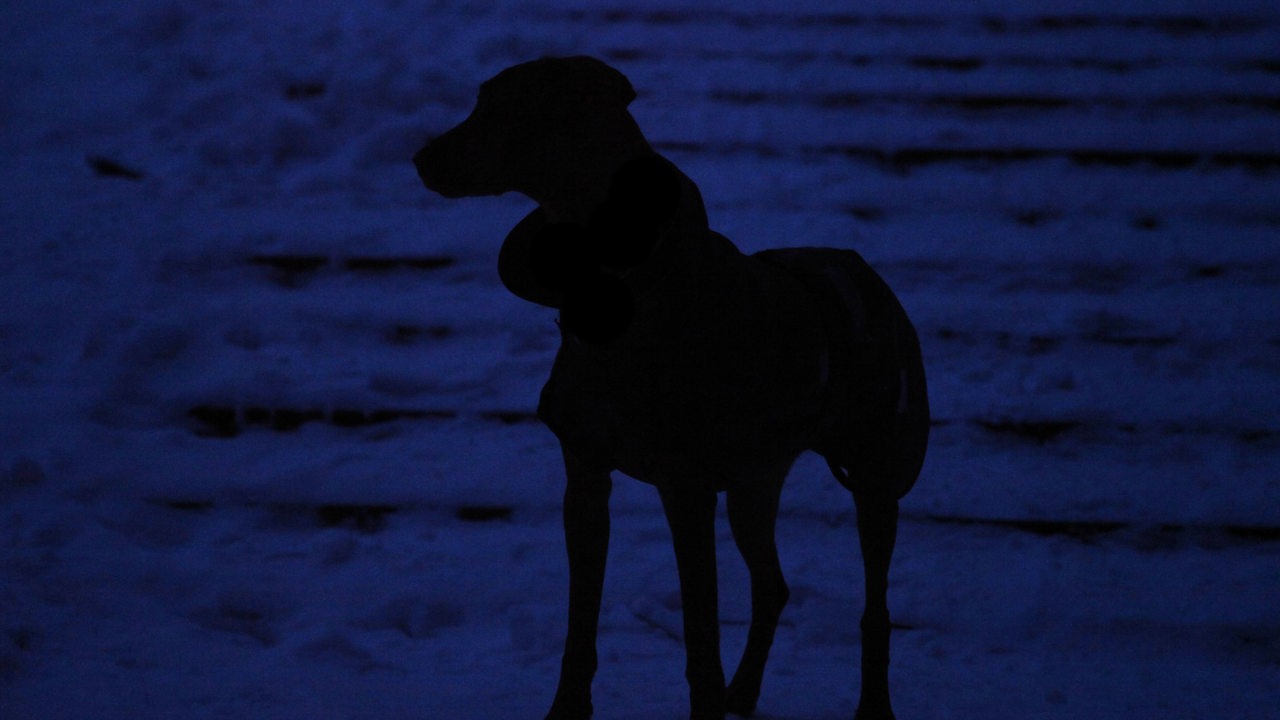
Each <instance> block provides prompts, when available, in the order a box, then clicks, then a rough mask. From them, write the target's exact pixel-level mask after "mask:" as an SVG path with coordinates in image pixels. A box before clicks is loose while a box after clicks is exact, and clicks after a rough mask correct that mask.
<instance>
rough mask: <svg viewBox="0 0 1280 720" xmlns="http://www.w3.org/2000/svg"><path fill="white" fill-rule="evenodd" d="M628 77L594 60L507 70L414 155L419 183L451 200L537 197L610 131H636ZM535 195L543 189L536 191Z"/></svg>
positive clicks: (546, 62) (539, 63) (559, 60)
mask: <svg viewBox="0 0 1280 720" xmlns="http://www.w3.org/2000/svg"><path fill="white" fill-rule="evenodd" d="M635 96H636V93H635V90H634V89H632V87H631V83H630V82H629V81H628V80H627V78H626V76H624V75H623V74H622V73H620V72H618V71H617V70H615V69H613V68H612V67H609V66H608V65H606V64H605V63H603V62H601V61H600V60H596V59H595V58H590V57H584V56H579V57H567V58H543V59H541V60H534V61H532V62H527V63H522V64H520V65H515V66H513V67H510V68H507V69H506V70H503V71H502V72H500V73H498V74H497V75H495V76H494V77H492V78H490V79H489V80H487V81H485V82H484V84H482V85H481V86H480V94H479V97H478V99H477V101H476V106H475V109H474V110H472V111H471V114H470V115H469V116H468V117H467V118H466V119H465V120H463V121H462V123H461V124H459V125H458V126H457V127H455V128H453V129H452V130H449V131H448V132H446V133H444V134H443V135H440V136H439V137H437V138H435V139H434V140H432V141H430V142H428V143H427V144H426V145H425V146H424V147H423V148H422V149H421V150H419V151H418V152H417V154H415V155H414V156H413V164H414V165H415V166H416V167H417V169H418V176H419V177H421V178H422V183H423V184H424V185H426V186H427V188H428V189H429V190H433V191H435V192H437V193H440V194H441V195H444V196H445V197H450V198H454V197H471V196H477V195H499V194H502V193H504V192H508V191H512V190H515V191H521V192H524V193H525V194H530V189H531V188H530V186H531V185H536V184H537V183H538V182H539V181H540V180H539V179H540V178H543V177H545V176H546V174H547V173H548V171H549V169H554V168H557V167H564V166H565V165H566V164H569V163H573V162H575V150H576V149H577V148H579V147H581V146H580V145H579V143H580V142H581V141H582V140H583V139H585V138H588V137H592V138H595V137H598V136H599V135H600V133H601V132H602V131H603V132H607V131H608V129H609V127H610V125H611V124H617V123H621V122H623V118H625V122H627V123H630V126H631V127H634V121H631V120H630V115H629V114H628V113H627V110H626V108H627V105H628V104H629V103H630V102H631V101H632V100H634V99H635ZM533 189H534V190H536V187H535V188H533Z"/></svg>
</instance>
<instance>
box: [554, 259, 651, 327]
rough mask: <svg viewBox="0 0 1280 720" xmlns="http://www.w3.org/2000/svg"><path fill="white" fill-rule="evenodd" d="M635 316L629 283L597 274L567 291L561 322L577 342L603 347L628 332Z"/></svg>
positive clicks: (587, 276) (578, 281)
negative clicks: (576, 338) (602, 345)
mask: <svg viewBox="0 0 1280 720" xmlns="http://www.w3.org/2000/svg"><path fill="white" fill-rule="evenodd" d="M634 312H635V308H634V305H633V300H632V298H631V290H630V289H628V288H627V285H626V283H624V282H623V281H622V279H621V278H618V277H614V276H612V275H606V274H605V273H603V272H599V271H597V272H594V273H588V274H586V275H584V276H581V277H578V278H576V279H575V280H574V281H573V282H572V283H571V284H570V286H569V288H568V289H566V290H565V293H564V303H563V304H562V305H561V307H560V322H561V323H562V324H563V325H564V327H565V328H566V329H568V330H569V331H570V332H572V333H573V334H574V335H576V336H577V337H578V339H580V340H582V341H584V342H589V343H595V344H604V343H607V342H610V341H612V340H615V339H617V337H618V336H620V335H622V333H624V332H626V330H627V328H628V327H630V326H631V317H632V314H633V313H634Z"/></svg>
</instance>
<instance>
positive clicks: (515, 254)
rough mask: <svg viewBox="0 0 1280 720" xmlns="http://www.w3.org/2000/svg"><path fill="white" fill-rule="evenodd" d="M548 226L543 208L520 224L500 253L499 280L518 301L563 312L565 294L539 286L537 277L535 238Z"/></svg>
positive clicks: (536, 210)
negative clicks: (534, 271)
mask: <svg viewBox="0 0 1280 720" xmlns="http://www.w3.org/2000/svg"><path fill="white" fill-rule="evenodd" d="M547 223H548V220H547V214H546V212H544V211H543V210H542V208H536V209H534V211H533V212H531V213H529V214H528V215H525V216H524V219H523V220H521V221H520V222H519V223H516V226H515V227H514V228H512V229H511V232H509V233H507V238H506V240H503V241H502V249H501V250H500V251H499V252H498V277H500V278H501V279H502V284H503V285H506V286H507V289H508V290H510V291H511V292H512V293H513V294H514V295H515V296H516V297H519V298H521V299H524V300H528V301H529V302H531V303H537V304H538V305H543V306H546V307H549V308H555V309H557V310H559V309H560V306H561V304H563V302H564V296H563V293H561V292H560V291H559V290H556V289H553V288H549V287H546V286H545V285H543V284H542V283H539V282H538V281H537V279H536V278H535V277H534V275H533V254H532V248H533V238H534V236H535V235H537V233H538V231H539V230H541V229H542V228H543V227H545V226H546V225H547Z"/></svg>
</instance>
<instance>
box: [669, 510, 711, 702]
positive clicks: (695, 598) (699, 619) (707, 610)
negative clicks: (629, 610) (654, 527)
mask: <svg viewBox="0 0 1280 720" xmlns="http://www.w3.org/2000/svg"><path fill="white" fill-rule="evenodd" d="M660 494H661V496H662V507H663V510H664V511H665V512H666V516H667V522H668V523H669V524H670V525H671V539H672V541H673V542H674V544H675V550H676V566H677V568H678V570H679V574H680V600H681V602H682V603H683V605H684V646H685V661H686V665H685V677H686V678H687V679H688V680H689V708H690V712H689V717H690V718H692V720H723V718H724V713H725V688H724V669H723V668H722V666H721V664H720V610H719V601H718V598H717V594H716V534H715V519H716V494H715V492H714V491H711V490H704V489H686V488H672V487H665V488H661V489H660Z"/></svg>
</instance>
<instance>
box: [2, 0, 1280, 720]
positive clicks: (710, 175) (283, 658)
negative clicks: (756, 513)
mask: <svg viewBox="0 0 1280 720" xmlns="http://www.w3.org/2000/svg"><path fill="white" fill-rule="evenodd" d="M0 27H3V28H4V33H3V35H4V42H3V43H0V143H2V145H0V153H2V157H3V162H0V190H2V191H3V193H2V200H0V242H2V243H3V245H2V246H0V247H2V248H3V250H2V252H3V262H2V263H0V717H2V718H4V720H25V719H28V718H31V719H37V718H47V719H54V718H75V719H103V718H105V719H112V718H299V719H304V718H305V719H313V718H319V719H323V718H343V719H346V718H379V719H386V718H444V719H456V720H472V719H474V720H491V719H492V718H541V717H542V714H543V713H544V712H545V710H546V707H547V706H548V705H549V703H550V699H551V694H552V692H553V689H554V680H555V677H556V673H557V671H558V666H559V651H560V642H561V636H562V633H563V630H564V606H565V596H566V586H567V582H566V568H565V562H564V559H563V558H564V551H563V546H562V538H561V531H560V529H559V505H560V495H561V492H562V487H563V485H562V480H561V468H560V457H559V452H558V448H557V446H556V443H555V441H554V438H553V437H552V436H551V434H550V433H549V432H548V431H547V430H546V429H545V428H544V427H542V426H541V425H540V424H539V423H538V422H537V420H536V419H535V418H534V416H533V414H532V413H533V409H534V407H535V403H536V399H537V395H538V391H539V388H540V387H541V384H542V382H543V381H544V379H545V377H546V375H547V372H548V369H549V367H550V364H551V361H552V358H553V355H554V352H555V349H556V346H557V342H558V335H557V332H556V328H555V324H554V317H553V315H554V313H553V312H552V311H548V310H546V309H543V308H538V307H535V306H533V305H530V304H527V303H524V302H522V301H520V300H518V299H516V298H515V297H514V296H511V295H509V294H508V293H507V292H506V291H505V290H504V289H503V287H502V286H501V284H500V283H499V281H498V277H497V272H496V267H495V264H496V258H497V251H498V247H499V244H500V242H501V240H502V238H503V237H504V235H505V233H506V232H507V230H508V229H509V228H510V227H511V226H512V225H514V224H515V222H516V221H517V220H519V219H520V218H521V217H522V216H523V215H524V214H525V213H527V212H528V211H529V210H530V209H531V208H532V207H533V206H532V203H531V202H530V201H529V200H528V199H526V198H523V197H518V196H502V197H499V198H488V199H473V200H463V201H448V200H444V199H442V198H440V197H437V196H435V195H433V194H431V193H428V192H427V191H426V190H424V189H423V188H422V186H421V185H420V184H419V182H418V179H417V177H416V176H415V174H414V171H413V168H412V166H411V165H410V164H409V162H408V158H409V156H410V155H411V154H412V153H413V151H414V150H416V149H417V147H418V146H419V145H420V144H421V143H422V142H423V141H424V140H425V139H427V138H429V137H431V136H433V135H435V134H438V133H439V132H441V131H443V130H444V129H446V128H448V127H450V126H451V125H452V124H454V123H456V122H458V121H459V120H460V119H461V118H462V117H464V116H465V115H466V113H467V112H468V110H469V108H470V106H471V104H472V102H473V100H474V96H475V91H476V88H477V86H478V85H479V83H480V82H481V81H483V80H484V79H486V78H488V77H490V76H491V75H493V74H494V73H495V72H497V71H498V70H501V69H502V68H504V67H507V66H509V65H512V64H514V63H517V62H521V61H524V60H529V59H533V58H536V57H540V56H544V55H570V54H590V55H595V56H598V57H601V58H603V59H605V60H607V61H608V62H610V63H611V64H613V65H615V66H617V67H618V68H619V69H621V70H622V71H623V72H625V73H626V74H627V75H628V76H629V77H630V78H631V80H632V82H633V83H634V85H635V86H636V88H637V89H638V90H639V97H638V99H637V100H636V101H635V103H634V104H633V106H632V110H633V112H634V114H635V116H636V118H637V119H638V121H639V122H640V125H641V127H642V128H643V129H644V130H645V132H646V133H647V135H648V137H649V138H650V139H651V140H652V141H653V142H654V144H655V145H656V147H657V148H658V149H659V151H661V152H662V153H664V154H665V155H667V156H668V157H670V158H671V159H672V160H674V161H675V162H676V163H677V164H679V165H680V167H681V168H683V169H684V170H685V172H686V173H687V174H688V175H690V176H691V177H692V178H693V179H694V180H695V181H696V182H698V183H699V185H700V186H701V189H702V192H703V195H704V197H705V198H706V200H707V204H708V212H709V214H710V217H711V222H712V226H713V227H714V228H716V229H718V230H720V231H721V232H723V233H725V234H726V235H728V236H729V237H730V238H732V239H733V240H735V241H736V242H737V243H738V244H739V246H740V247H742V248H743V249H744V250H749V251H754V250H758V249H763V248H767V247H775V246H799V245H829V246H835V247H849V248H856V249H857V250H858V251H859V252H861V253H862V254H863V255H864V256H865V257H867V258H868V259H869V260H870V261H871V262H872V264H873V265H874V266H875V267H877V268H878V269H879V270H880V271H881V272H882V273H883V275H884V276H885V277H886V278H887V280H888V281H889V282H890V284H891V285H892V286H893V287H894V288H895V289H896V290H897V292H898V293H899V295H900V297H901V299H902V301H903V303H904V305H905V307H906V308H907V310H908V311H909V312H910V313H911V315H912V317H913V318H914V320H915V322H916V324H917V326H918V328H919V330H920V334H921V337H922V341H923V345H924V350H925V354H926V362H927V367H928V372H929V380H930V385H931V393H932V396H933V399H934V410H935V414H936V424H935V427H934V431H933V442H932V445H931V448H930V454H929V458H928V461H927V464H926V466H925V469H924V473H923V476H922V478H921V480H920V482H919V484H918V485H917V486H916V489H915V490H914V491H913V492H912V493H911V494H910V495H909V496H907V498H905V500H904V503H903V524H902V528H901V532H900V536H899V544H898V551H897V555H896V556H895V561H894V565H893V570H892V575H891V582H890V607H891V609H892V612H893V616H894V620H895V623H897V624H898V625H899V626H900V627H899V628H898V630H897V631H896V632H895V635H894V664H893V666H892V670H891V683H892V689H893V696H894V703H895V706H896V709H897V712H898V717H899V718H902V719H903V720H926V719H935V718H957V719H961V718H975V719H989V718H1091V719H1094V720H1098V719H1102V718H1160V719H1162V720H1172V719H1179V718H1226V717H1229V718H1233V719H1237V720H1239V719H1246V718H1252V719H1255V720H1262V719H1265V718H1277V717H1280V710H1277V708H1280V479H1278V478H1277V474H1278V473H1280V416H1278V412H1277V408H1278V406H1280V302H1278V300H1280V292H1278V291H1280V7H1277V6H1276V5H1275V3H1274V2H1270V1H1258V2H1248V1H1245V0H1240V1H1237V2H1222V1H1221V0H1213V1H1212V2H1211V1H1209V0H1172V1H1168V0H1160V1H1156V0H1135V1H1134V2H1113V1H1108V2H1103V1H1100V0H1082V1H1081V2H1070V3H1068V2H1047V1H1044V0H1017V1H1016V2H1015V1H1014V0H974V1H973V2H964V3H960V2H954V3H953V2H921V1H919V0H895V1H893V2H889V1H887V0H866V1H864V2H858V3H844V4H840V3H830V2H817V1H816V0H789V1H788V2H786V3H774V2H764V1H763V0H739V1H738V2H735V3H724V4H713V3H708V2H676V1H675V0H641V1H638V2H637V1H633V0H628V1H626V2H623V0H602V1H600V2H587V1H586V0H557V1H556V2H548V3H516V2H508V1H507V0H485V1H482V2H457V1H453V0H372V1H370V2H361V3H352V2H335V1H327V0H306V1H305V2H303V1H301V0H279V1H277V2H251V1H250V0H225V1H220V2H200V3H197V2H180V1H177V0H137V1H135V2H128V3H92V2H68V1H60V0H43V1H40V2H36V1H35V0H28V1H26V2H22V1H19V2H10V3H6V4H5V5H4V7H3V9H0ZM612 507H613V513H614V530H613V544H612V546H611V557H610V575H609V579H608V585H607V587H606V596H605V601H604V609H603V613H602V620H601V632H602V636H601V642H600V648H601V669H600V672H599V676H598V678H597V680H596V688H595V705H596V708H597V713H596V716H597V717H598V718H600V719H601V720H651V719H653V718H678V717H683V716H685V714H686V713H687V706H686V693H687V690H686V687H685V684H684V679H683V665H684V656H683V650H682V647H681V644H680V641H679V637H680V632H681V627H680V620H679V597H678V591H677V583H676V573H675V567H674V562H673V557H672V553H671V549H670V544H669V535H668V533H667V530H666V528H665V526H664V523H663V521H662V517H661V512H660V509H659V504H658V501H657V498H656V495H655V493H654V491H653V489H652V488H651V487H649V486H647V485H643V484H641V483H638V482H632V481H628V480H625V479H619V482H618V483H616V485H615V495H614V499H613V505H612ZM778 532H779V543H780V546H781V552H782V556H783V565H784V568H785V570H786V572H787V577H788V579H789V582H790V584H791V586H792V589H793V598H792V602H791V605H790V606H789V607H788V608H787V611H786V613H785V614H784V616H783V625H782V627H781V629H780V631H779V634H778V640H777V644H776V646H775V651H774V655H773V658H772V660H771V664H770V667H769V669H768V672H767V675H766V678H765V685H764V693H763V697H762V698H761V701H760V708H759V713H758V716H759V717H762V718H766V719H767V720H825V719H828V718H849V717H851V716H852V714H853V710H854V704H855V703H856V698H857V692H858V673H857V658H858V637H859V631H858V623H857V618H858V616H859V614H860V613H861V603H862V589H861V570H860V559H859V551H858V547H857V540H856V528H855V526H854V522H853V516H852V503H851V502H850V499H849V498H848V496H847V495H846V493H845V492H844V491H843V490H842V489H841V488H840V487H839V486H838V485H837V484H836V483H834V482H832V481H831V478H830V477H829V474H828V473H827V472H826V469H825V468H824V467H823V466H822V463H821V461H820V460H818V459H817V458H814V457H806V458H804V459H803V460H802V461H801V463H799V464H798V465H797V467H796V469H795V470H794V472H793V475H792V478H791V480H790V482H789V484H788V487H787V490H786V491H785V493H784V497H783V511H782V516H781V518H780V521H779V531H778ZM719 534H720V540H721V547H720V557H721V570H720V572H721V588H722V589H721V596H722V615H723V622H724V626H725V633H724V634H725V641H724V644H725V647H724V656H725V659H726V664H727V666H728V667H729V668H730V669H732V667H733V666H734V662H735V661H736V659H737V654H738V653H739V652H740V650H741V646H742V643H743V640H744V636H745V632H746V623H747V619H748V601H747V591H746V578H745V571H744V568H743V567H742V564H741V562H740V561H739V560H738V559H737V557H736V553H735V552H734V551H733V548H732V543H731V539H730V537H729V534H728V528H727V525H726V524H725V523H723V522H721V524H720V530H719Z"/></svg>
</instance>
